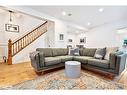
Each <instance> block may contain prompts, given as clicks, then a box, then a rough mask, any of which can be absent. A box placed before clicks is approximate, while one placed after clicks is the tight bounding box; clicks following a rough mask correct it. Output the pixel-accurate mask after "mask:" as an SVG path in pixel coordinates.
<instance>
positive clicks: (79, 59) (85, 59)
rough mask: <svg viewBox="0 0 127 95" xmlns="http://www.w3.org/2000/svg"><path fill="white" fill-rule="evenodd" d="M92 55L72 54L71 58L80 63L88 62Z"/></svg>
mask: <svg viewBox="0 0 127 95" xmlns="http://www.w3.org/2000/svg"><path fill="white" fill-rule="evenodd" d="M92 58H93V57H89V56H74V57H73V59H74V61H79V62H81V63H84V64H87V63H88V59H92Z"/></svg>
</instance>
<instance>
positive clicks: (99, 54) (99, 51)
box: [94, 48, 106, 59]
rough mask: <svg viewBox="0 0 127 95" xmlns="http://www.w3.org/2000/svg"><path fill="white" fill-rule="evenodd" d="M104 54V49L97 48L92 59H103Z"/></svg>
mask: <svg viewBox="0 0 127 95" xmlns="http://www.w3.org/2000/svg"><path fill="white" fill-rule="evenodd" d="M105 54H106V48H98V49H97V50H96V52H95V55H94V57H95V58H96V59H104V56H105Z"/></svg>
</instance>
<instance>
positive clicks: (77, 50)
mask: <svg viewBox="0 0 127 95" xmlns="http://www.w3.org/2000/svg"><path fill="white" fill-rule="evenodd" d="M74 55H75V56H79V55H80V54H79V48H75V49H74Z"/></svg>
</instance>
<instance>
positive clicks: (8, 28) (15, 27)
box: [5, 24, 19, 32]
mask: <svg viewBox="0 0 127 95" xmlns="http://www.w3.org/2000/svg"><path fill="white" fill-rule="evenodd" d="M5 30H6V31H8V32H19V26H18V25H14V24H5Z"/></svg>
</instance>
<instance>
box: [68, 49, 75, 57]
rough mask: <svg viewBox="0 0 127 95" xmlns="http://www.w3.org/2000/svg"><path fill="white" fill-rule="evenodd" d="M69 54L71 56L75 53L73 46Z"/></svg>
mask: <svg viewBox="0 0 127 95" xmlns="http://www.w3.org/2000/svg"><path fill="white" fill-rule="evenodd" d="M68 55H70V56H73V55H74V49H73V48H69V52H68Z"/></svg>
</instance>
